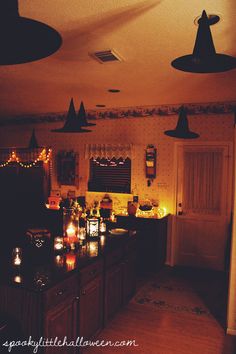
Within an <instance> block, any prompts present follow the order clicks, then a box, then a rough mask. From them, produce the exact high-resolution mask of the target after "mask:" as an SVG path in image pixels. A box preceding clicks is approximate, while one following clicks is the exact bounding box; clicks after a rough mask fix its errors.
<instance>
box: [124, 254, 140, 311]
mask: <svg viewBox="0 0 236 354" xmlns="http://www.w3.org/2000/svg"><path fill="white" fill-rule="evenodd" d="M136 262H137V254H136V250H134V251H131V252H129V253H128V254H126V256H125V259H124V262H123V292H122V295H123V296H122V297H123V304H124V305H125V304H127V303H128V302H129V300H130V299H131V297H132V296H133V295H134V293H135V289H136Z"/></svg>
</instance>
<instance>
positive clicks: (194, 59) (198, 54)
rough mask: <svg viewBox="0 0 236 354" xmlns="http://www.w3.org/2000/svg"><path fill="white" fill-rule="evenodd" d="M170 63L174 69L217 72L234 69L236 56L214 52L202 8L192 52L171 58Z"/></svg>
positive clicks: (206, 19)
mask: <svg viewBox="0 0 236 354" xmlns="http://www.w3.org/2000/svg"><path fill="white" fill-rule="evenodd" d="M171 65H172V66H173V67H174V68H175V69H178V70H182V71H187V72H191V73H218V72H222V71H227V70H231V69H234V68H235V67H236V58H234V57H231V56H229V55H226V54H218V53H216V50H215V46H214V43H213V39H212V35H211V30H210V25H209V20H208V17H207V14H206V11H205V10H204V11H203V12H202V16H201V18H200V19H199V25H198V31H197V37H196V41H195V45H194V49H193V53H192V54H189V55H184V56H182V57H179V58H177V59H175V60H173V61H172V62H171Z"/></svg>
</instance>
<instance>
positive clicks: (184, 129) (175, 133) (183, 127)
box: [165, 106, 199, 139]
mask: <svg viewBox="0 0 236 354" xmlns="http://www.w3.org/2000/svg"><path fill="white" fill-rule="evenodd" d="M165 135H168V136H171V137H172V138H179V139H196V138H198V137H199V134H197V133H194V132H191V131H190V130H189V126H188V118H187V113H186V110H185V108H184V107H183V106H181V107H180V110H179V118H178V122H177V125H176V128H175V129H174V130H166V131H165Z"/></svg>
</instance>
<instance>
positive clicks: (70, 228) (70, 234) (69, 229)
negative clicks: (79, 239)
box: [66, 223, 76, 238]
mask: <svg viewBox="0 0 236 354" xmlns="http://www.w3.org/2000/svg"><path fill="white" fill-rule="evenodd" d="M75 231H76V230H75V227H74V225H73V224H72V223H70V224H69V226H68V227H67V229H66V233H67V236H68V237H69V238H70V237H75Z"/></svg>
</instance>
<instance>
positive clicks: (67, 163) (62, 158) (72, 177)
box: [57, 151, 78, 186]
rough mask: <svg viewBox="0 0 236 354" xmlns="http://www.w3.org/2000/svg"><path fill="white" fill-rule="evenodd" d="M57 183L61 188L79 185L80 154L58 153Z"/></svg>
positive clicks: (71, 152)
mask: <svg viewBox="0 0 236 354" xmlns="http://www.w3.org/2000/svg"><path fill="white" fill-rule="evenodd" d="M57 181H58V184H59V186H61V185H66V186H75V185H78V153H76V152H74V151H59V152H58V154H57Z"/></svg>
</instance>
